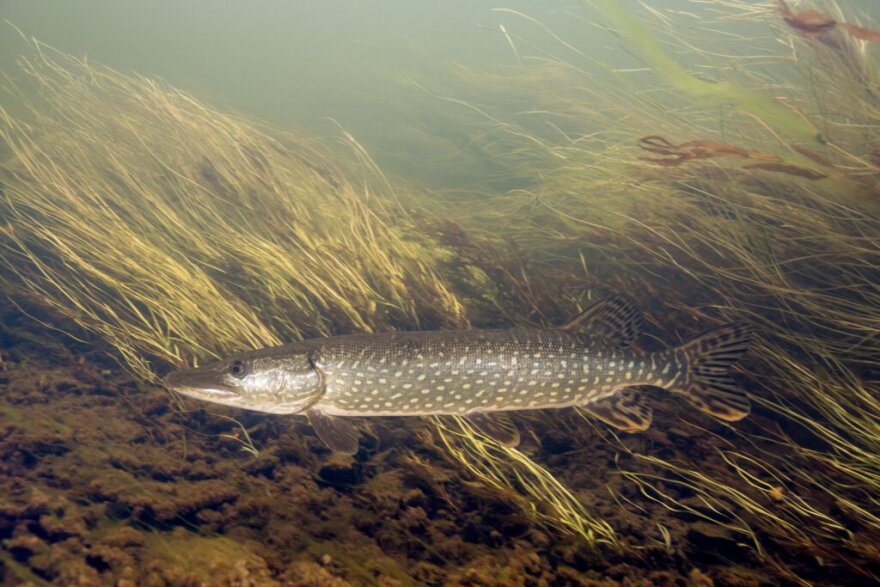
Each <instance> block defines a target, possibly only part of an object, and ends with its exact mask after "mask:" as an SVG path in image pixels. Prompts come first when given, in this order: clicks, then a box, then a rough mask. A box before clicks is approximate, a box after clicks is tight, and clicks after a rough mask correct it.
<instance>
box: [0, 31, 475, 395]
mask: <svg viewBox="0 0 880 587" xmlns="http://www.w3.org/2000/svg"><path fill="white" fill-rule="evenodd" d="M34 47H35V50H36V52H37V53H36V56H35V57H34V58H31V59H23V60H22V69H23V72H24V73H25V77H26V78H27V79H28V80H29V81H30V83H31V85H32V87H31V88H30V89H31V90H33V91H36V92H38V95H39V98H37V99H34V97H33V94H28V95H22V94H21V92H20V91H18V90H16V89H15V88H7V90H8V91H12V92H18V95H17V97H18V98H19V103H20V104H27V105H30V111H29V112H28V113H27V114H26V115H17V116H14V115H12V114H11V113H10V112H8V111H6V110H2V111H0V123H2V127H0V133H2V134H0V140H2V142H3V144H4V145H5V146H6V148H7V149H8V150H9V151H10V152H11V153H12V157H11V158H10V159H9V160H8V161H7V162H6V164H5V165H4V168H3V175H4V184H5V185H4V194H3V212H2V214H3V220H4V223H5V224H6V226H7V229H6V230H5V232H4V238H3V243H2V244H3V254H2V261H3V263H4V265H5V266H6V267H7V268H8V269H9V270H10V271H11V272H12V274H14V275H16V276H17V277H18V279H17V282H18V285H19V286H21V287H23V288H25V289H26V290H29V291H31V292H32V293H34V294H36V297H37V298H38V299H40V300H41V301H42V302H43V303H45V304H48V305H49V306H51V307H52V308H53V310H55V311H57V312H59V313H60V314H61V315H64V316H66V317H68V318H71V319H73V320H74V321H75V322H76V323H78V324H79V325H80V326H82V327H84V328H85V329H86V330H90V331H97V332H99V333H100V334H101V335H102V337H103V338H105V339H107V340H108V341H109V342H110V343H111V344H112V345H113V346H115V347H116V348H117V349H118V350H119V351H120V353H121V355H122V356H123V357H124V362H126V363H128V364H130V365H131V366H133V367H134V368H135V370H136V371H137V373H138V375H139V376H141V377H144V378H152V377H153V376H154V375H152V373H153V369H151V368H149V365H147V364H146V359H145V358H144V357H146V356H149V357H152V358H153V359H154V360H155V359H160V360H162V361H164V362H167V363H171V364H175V365H181V364H186V363H190V362H192V361H193V360H195V359H197V358H200V359H206V358H210V357H216V356H218V355H220V354H222V353H228V352H230V351H231V350H233V349H244V348H254V347H261V346H266V345H271V344H278V343H280V342H281V341H283V340H290V339H295V338H302V337H303V336H304V335H306V334H309V335H321V334H329V333H330V332H331V328H337V329H339V328H341V329H350V330H360V331H372V330H375V329H377V328H389V327H391V326H392V325H394V324H399V323H406V324H410V325H418V324H419V323H420V322H421V321H422V320H426V319H427V320H429V321H431V322H432V323H433V324H435V325H441V324H447V325H455V326H460V325H463V324H466V322H467V319H466V318H465V316H464V313H463V307H462V304H461V302H460V301H459V300H458V299H457V298H456V296H455V295H454V294H452V293H451V292H450V290H449V288H448V286H447V285H446V284H445V283H444V282H443V280H442V278H440V277H439V276H438V275H437V273H436V272H435V271H434V270H433V269H432V268H431V263H430V262H429V261H426V256H427V255H429V254H430V250H431V249H430V247H429V246H425V245H422V246H420V245H418V244H417V243H414V242H413V241H412V239H405V238H404V237H403V236H402V235H403V234H406V232H405V231H401V228H400V226H398V225H397V223H398V222H400V223H406V222H407V221H406V217H405V214H404V213H403V211H402V210H400V209H399V207H398V206H397V205H396V204H395V203H394V200H393V198H389V197H379V196H377V195H376V194H371V193H370V191H369V189H370V188H369V187H364V188H363V189H361V190H358V189H356V188H355V187H353V185H352V184H350V183H349V182H348V181H347V180H346V179H344V177H343V175H342V174H341V173H340V172H338V171H335V170H333V169H332V167H331V166H330V164H329V163H328V162H327V161H325V160H324V159H322V157H321V155H319V154H318V152H317V150H316V149H315V148H314V147H313V146H310V145H308V144H306V143H305V142H303V141H301V140H298V139H296V138H294V137H292V136H280V137H276V136H270V135H269V134H267V133H266V132H264V131H263V130H262V129H259V128H258V127H257V126H255V125H254V124H252V123H249V122H247V121H245V120H243V119H240V118H236V117H234V116H231V115H226V114H221V113H219V112H217V111H215V110H213V109H211V108H209V107H207V106H205V105H203V104H201V103H199V102H198V101H196V100H195V99H194V98H192V97H191V96H188V95H186V94H183V93H181V92H178V91H176V90H173V89H171V88H169V87H167V86H165V85H163V84H160V83H158V82H156V81H155V80H151V79H148V78H143V77H139V76H133V75H122V74H119V73H117V72H115V71H113V70H110V69H108V68H103V67H100V66H95V65H91V64H89V63H87V62H85V61H82V60H78V59H75V58H72V57H70V56H66V55H63V54H58V53H53V54H52V56H51V57H49V56H47V55H46V53H47V52H50V51H51V50H50V49H47V48H46V47H45V46H42V45H39V44H36V43H35V45H34Z"/></svg>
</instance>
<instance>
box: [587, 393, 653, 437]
mask: <svg viewBox="0 0 880 587" xmlns="http://www.w3.org/2000/svg"><path fill="white" fill-rule="evenodd" d="M583 409H584V410H586V411H587V412H588V413H590V414H592V415H593V416H595V417H596V418H598V419H600V420H602V421H603V422H605V423H606V424H608V425H609V426H613V427H614V428H617V429H618V430H622V431H624V432H642V431H644V430H647V429H648V428H650V426H651V420H652V419H653V417H654V412H653V410H651V407H650V406H648V405H647V404H646V403H645V398H644V394H642V393H640V392H639V390H638V388H637V387H625V388H623V389H621V390H620V391H618V392H616V393H613V394H612V395H609V396H608V397H603V398H602V399H600V400H598V401H595V402H591V403H589V404H587V405H585V406H583Z"/></svg>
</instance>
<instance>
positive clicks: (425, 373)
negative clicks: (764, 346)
mask: <svg viewBox="0 0 880 587" xmlns="http://www.w3.org/2000/svg"><path fill="white" fill-rule="evenodd" d="M639 330H640V315H639V313H638V310H636V308H635V307H634V306H633V304H632V303H631V302H630V301H629V300H628V299H627V298H624V297H622V296H614V297H612V298H608V299H606V300H603V301H601V302H599V303H597V304H595V305H594V306H592V307H591V308H589V309H588V310H587V311H585V312H584V313H582V314H581V315H580V316H578V317H577V318H576V319H575V320H573V321H572V322H571V323H569V324H567V325H565V326H563V327H561V328H559V329H511V330H464V331H439V332H397V333H384V334H361V335H347V336H336V337H328V338H321V339H314V340H308V341H303V342H298V343H292V344H289V345H285V346H280V347H273V348H268V349H261V350H257V351H252V352H249V353H242V354H240V355H236V356H233V357H230V358H229V359H226V360H224V361H219V362H217V363H214V364H212V365H208V366H206V367H203V368H200V369H189V370H183V371H177V372H175V373H172V374H171V375H170V376H169V377H168V378H167V379H166V381H167V383H168V385H169V387H171V388H173V389H175V390H177V391H179V392H180V393H182V394H184V395H189V396H192V397H196V398H199V399H203V400H208V401H212V402H216V403H222V404H227V405H232V406H236V407H241V408H245V409H252V410H258V411H263V412H270V413H281V414H285V413H288V414H289V413H305V414H306V415H308V416H309V419H310V421H311V423H312V425H313V427H314V428H315V431H316V432H317V433H318V436H319V437H320V438H321V439H322V440H323V441H324V442H325V443H326V444H328V445H329V446H330V447H331V448H333V449H334V450H338V451H340V452H347V453H353V452H355V451H356V450H357V447H358V435H357V432H356V431H355V430H354V428H353V427H352V426H351V424H350V423H349V421H348V420H347V418H346V417H350V416H356V417H365V416H366V417H369V416H424V415H444V414H454V415H462V416H466V417H468V418H470V419H471V421H472V422H473V423H474V424H475V425H476V426H477V427H478V428H479V429H480V430H482V431H483V432H485V433H486V434H488V435H489V436H492V437H493V438H495V439H496V440H499V441H501V442H504V443H505V444H509V445H512V444H515V443H516V442H517V440H518V434H517V433H516V429H515V427H513V426H512V424H510V423H509V421H507V420H505V419H503V416H501V417H499V413H501V412H507V411H512V410H539V409H548V408H563V407H568V406H581V407H583V408H584V409H585V410H587V411H588V412H590V413H592V414H593V415H594V416H596V417H598V418H599V419H600V420H602V421H604V422H606V423H608V424H610V425H612V426H614V427H616V428H618V429H621V430H624V431H628V432H636V431H640V430H644V429H646V428H647V427H648V426H649V425H650V423H651V418H652V414H651V410H650V408H649V407H648V406H647V405H645V403H644V402H643V400H642V397H641V394H640V393H639V392H638V387H639V386H643V385H653V386H657V387H661V388H664V389H667V390H669V391H672V392H674V393H680V394H683V395H684V396H686V397H687V398H688V399H689V400H690V401H691V402H692V403H694V404H695V405H696V406H697V407H698V408H700V409H702V410H703V411H705V412H707V413H710V414H712V415H714V416H716V417H719V418H722V419H725V420H738V419H740V418H742V417H744V416H745V415H747V414H748V413H749V403H748V400H747V399H746V398H745V396H744V395H743V394H742V392H741V391H739V390H738V389H737V388H736V385H735V384H734V382H733V381H732V380H731V379H730V376H729V373H728V372H729V370H730V367H731V365H732V364H733V363H734V362H735V361H736V360H737V359H738V358H739V357H740V356H741V355H742V354H743V353H744V352H745V350H746V348H747V347H748V344H749V339H750V336H751V329H750V328H749V327H748V326H747V325H745V324H741V323H735V324H729V325H726V326H722V327H720V328H718V329H715V330H713V331H710V332H709V333H707V334H705V335H703V336H702V337H699V338H697V339H695V340H693V341H691V342H690V343H687V344H685V345H682V346H680V347H676V348H671V349H666V350H663V351H659V352H653V353H649V352H639V351H636V350H633V349H632V348H631V346H630V345H631V343H632V341H633V340H634V338H635V337H636V336H637V335H638V332H639Z"/></svg>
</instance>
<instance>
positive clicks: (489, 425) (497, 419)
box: [465, 413, 519, 448]
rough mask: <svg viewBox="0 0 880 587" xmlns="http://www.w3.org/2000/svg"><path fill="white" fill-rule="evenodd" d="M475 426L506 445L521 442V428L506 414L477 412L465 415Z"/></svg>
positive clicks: (509, 445) (512, 445) (515, 444)
mask: <svg viewBox="0 0 880 587" xmlns="http://www.w3.org/2000/svg"><path fill="white" fill-rule="evenodd" d="M465 417H466V418H467V419H468V422H470V423H471V424H472V425H473V426H474V428H476V429H477V430H479V431H480V432H482V433H483V434H485V435H486V436H488V437H489V438H492V439H493V440H496V441H498V442H499V443H500V444H503V445H504V446H506V447H509V448H514V447H515V446H517V445H518V444H519V430H518V429H517V428H516V424H514V423H513V422H512V421H511V420H510V418H509V417H508V416H507V415H506V414H486V413H475V414H468V415H467V416H465Z"/></svg>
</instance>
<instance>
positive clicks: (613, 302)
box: [560, 295, 642, 348]
mask: <svg viewBox="0 0 880 587" xmlns="http://www.w3.org/2000/svg"><path fill="white" fill-rule="evenodd" d="M560 330H564V331H565V332H571V333H573V334H584V335H586V336H589V337H590V338H591V339H593V340H601V341H604V342H605V343H606V344H608V346H610V347H615V348H627V347H629V345H630V344H632V342H633V341H634V340H635V339H636V338H637V337H638V335H639V333H640V332H641V330H642V314H641V313H640V312H639V309H638V308H637V307H636V306H635V304H634V303H633V302H632V300H630V299H629V298H627V297H625V296H621V295H614V296H611V297H608V298H605V299H604V300H601V301H598V302H596V303H595V304H593V305H592V306H590V307H589V308H587V309H586V310H584V311H583V312H581V314H580V315H579V316H578V317H577V318H575V319H574V320H572V321H571V322H569V323H568V324H566V325H564V326H562V327H560Z"/></svg>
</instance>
